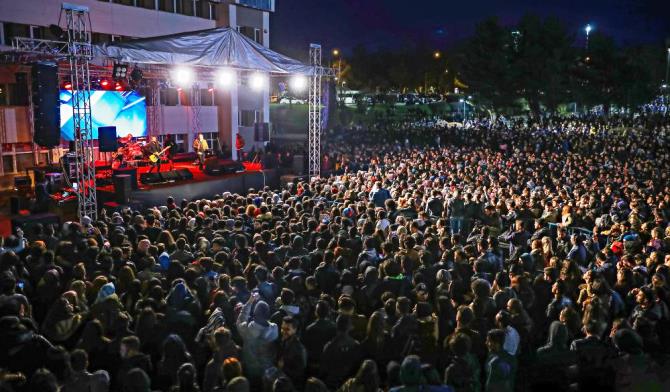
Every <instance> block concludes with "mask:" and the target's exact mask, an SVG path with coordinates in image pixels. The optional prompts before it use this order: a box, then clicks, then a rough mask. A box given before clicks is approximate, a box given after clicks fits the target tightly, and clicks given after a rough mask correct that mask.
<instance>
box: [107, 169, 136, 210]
mask: <svg viewBox="0 0 670 392" xmlns="http://www.w3.org/2000/svg"><path fill="white" fill-rule="evenodd" d="M112 179H113V181H114V196H115V199H116V202H117V203H119V204H128V202H129V201H130V191H131V185H130V182H131V180H132V176H131V175H130V174H118V175H115V176H113V177H112Z"/></svg>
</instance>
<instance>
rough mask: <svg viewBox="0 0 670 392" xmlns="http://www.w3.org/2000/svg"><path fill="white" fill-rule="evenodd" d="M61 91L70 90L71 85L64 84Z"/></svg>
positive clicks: (68, 83)
mask: <svg viewBox="0 0 670 392" xmlns="http://www.w3.org/2000/svg"><path fill="white" fill-rule="evenodd" d="M63 89H65V90H72V83H70V82H65V83H64V84H63Z"/></svg>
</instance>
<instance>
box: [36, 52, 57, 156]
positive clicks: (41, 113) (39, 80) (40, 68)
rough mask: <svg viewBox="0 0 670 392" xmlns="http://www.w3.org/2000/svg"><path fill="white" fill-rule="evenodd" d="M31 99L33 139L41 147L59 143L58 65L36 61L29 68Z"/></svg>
mask: <svg viewBox="0 0 670 392" xmlns="http://www.w3.org/2000/svg"><path fill="white" fill-rule="evenodd" d="M31 78H32V83H31V94H32V100H33V124H34V126H35V132H34V134H33V141H34V142H35V143H37V144H38V145H39V146H41V147H47V148H53V147H56V146H58V145H59V144H60V108H59V97H58V94H59V91H58V66H57V65H55V64H45V63H37V64H34V65H33V67H32V70H31Z"/></svg>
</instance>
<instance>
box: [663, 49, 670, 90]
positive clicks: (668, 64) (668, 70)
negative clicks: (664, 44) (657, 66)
mask: <svg viewBox="0 0 670 392" xmlns="http://www.w3.org/2000/svg"><path fill="white" fill-rule="evenodd" d="M668 77H670V48H668V56H667V58H666V60H665V80H664V82H665V83H664V84H666V85H668V84H670V80H668Z"/></svg>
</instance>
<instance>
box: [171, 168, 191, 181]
mask: <svg viewBox="0 0 670 392" xmlns="http://www.w3.org/2000/svg"><path fill="white" fill-rule="evenodd" d="M175 171H176V172H177V173H178V174H179V178H181V179H182V180H192V179H193V173H191V171H190V170H188V169H177V170H175Z"/></svg>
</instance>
